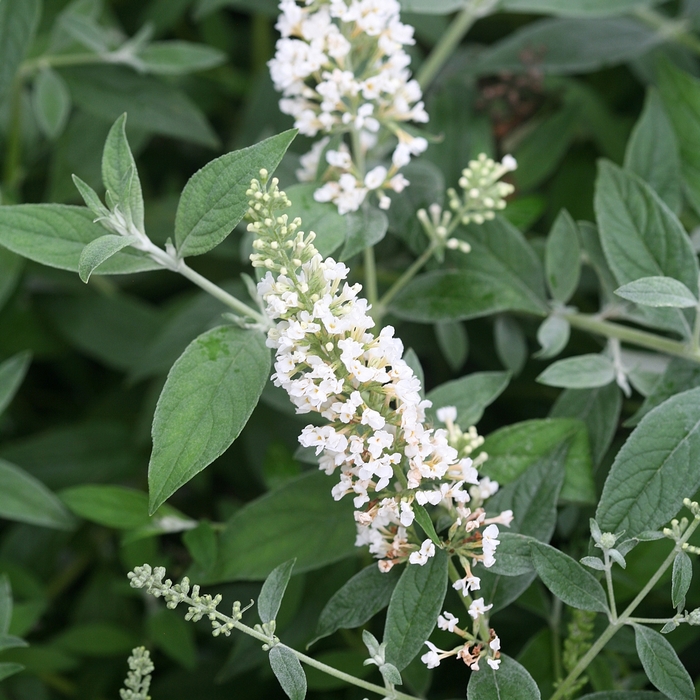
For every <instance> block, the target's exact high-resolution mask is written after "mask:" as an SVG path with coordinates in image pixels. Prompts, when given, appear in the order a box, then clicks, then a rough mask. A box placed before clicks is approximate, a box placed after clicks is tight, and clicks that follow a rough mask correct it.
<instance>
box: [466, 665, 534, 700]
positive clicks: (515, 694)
mask: <svg viewBox="0 0 700 700" xmlns="http://www.w3.org/2000/svg"><path fill="white" fill-rule="evenodd" d="M541 697H542V696H541V695H540V691H539V688H538V687H537V683H535V680H534V679H533V677H532V676H531V675H530V674H529V673H528V672H527V670H526V669H525V668H524V667H523V666H521V665H520V664H519V663H518V662H517V661H516V660H515V659H511V658H510V657H509V656H506V655H505V654H501V665H500V667H499V668H498V670H495V671H494V669H492V668H491V667H490V666H487V665H485V664H484V668H481V669H480V670H479V672H478V673H472V674H471V675H470V676H469V685H467V700H506V698H507V699H508V700H540V698H541Z"/></svg>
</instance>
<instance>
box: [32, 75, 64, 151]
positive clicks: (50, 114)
mask: <svg viewBox="0 0 700 700" xmlns="http://www.w3.org/2000/svg"><path fill="white" fill-rule="evenodd" d="M32 97H33V100H32V106H33V107H34V115H35V116H36V121H37V124H38V125H39V128H40V129H41V130H42V131H43V132H44V134H45V135H46V136H48V137H49V138H50V139H55V138H57V137H58V136H60V134H61V132H62V131H63V129H64V127H65V126H66V122H67V121H68V115H69V113H70V93H69V92H68V88H67V87H66V84H65V82H64V81H63V78H61V76H60V75H59V74H58V73H56V72H55V71H54V70H51V68H44V69H42V70H41V71H40V73H39V74H38V75H37V77H36V80H35V81H34V93H33V95H32Z"/></svg>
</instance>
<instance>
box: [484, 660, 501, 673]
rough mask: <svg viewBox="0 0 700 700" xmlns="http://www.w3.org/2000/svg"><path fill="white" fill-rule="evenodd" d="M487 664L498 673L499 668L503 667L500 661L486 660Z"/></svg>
mask: <svg viewBox="0 0 700 700" xmlns="http://www.w3.org/2000/svg"><path fill="white" fill-rule="evenodd" d="M486 663H487V664H488V665H489V666H490V667H491V668H492V669H493V670H494V671H498V667H499V666H500V665H501V660H500V659H486Z"/></svg>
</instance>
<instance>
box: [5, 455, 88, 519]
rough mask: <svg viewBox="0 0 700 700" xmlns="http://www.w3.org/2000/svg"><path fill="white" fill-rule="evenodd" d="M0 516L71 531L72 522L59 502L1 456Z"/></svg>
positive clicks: (42, 486)
mask: <svg viewBox="0 0 700 700" xmlns="http://www.w3.org/2000/svg"><path fill="white" fill-rule="evenodd" d="M0 517H2V518H7V519H8V520H16V521H18V522H22V523H30V524H32V525H41V526H43V527H52V528H56V529H58V530H71V529H73V527H74V525H75V521H74V520H73V518H72V517H71V515H70V513H68V511H67V510H66V509H65V508H64V506H63V504H62V503H61V501H59V500H58V498H56V496H55V495H54V494H53V493H52V492H51V491H49V489H47V488H46V486H44V484H42V483H41V481H39V480H38V479H35V478H34V477H33V476H31V475H30V474H28V473H27V472H25V471H24V470H23V469H20V468H19V467H16V466H15V465H14V464H10V463H9V462H6V461H5V460H4V459H0Z"/></svg>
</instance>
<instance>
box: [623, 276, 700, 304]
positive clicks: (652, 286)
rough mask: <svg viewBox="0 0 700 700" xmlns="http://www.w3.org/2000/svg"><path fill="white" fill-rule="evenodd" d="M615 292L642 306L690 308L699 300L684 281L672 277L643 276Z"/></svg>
mask: <svg viewBox="0 0 700 700" xmlns="http://www.w3.org/2000/svg"><path fill="white" fill-rule="evenodd" d="M615 294H617V295H618V296H619V297H622V298H623V299H627V300H628V301H633V302H634V303H635V304H641V305H642V306H653V307H657V308H658V307H662V306H669V307H673V308H676V309H689V308H692V307H693V306H697V304H698V300H697V299H696V298H695V296H693V293H692V292H691V291H690V290H689V289H688V287H686V286H685V285H684V284H683V282H679V281H678V280H676V279H673V278H672V277H642V278H641V279H638V280H635V281H634V282H629V283H628V284H624V285H622V287H619V288H618V289H616V290H615Z"/></svg>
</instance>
